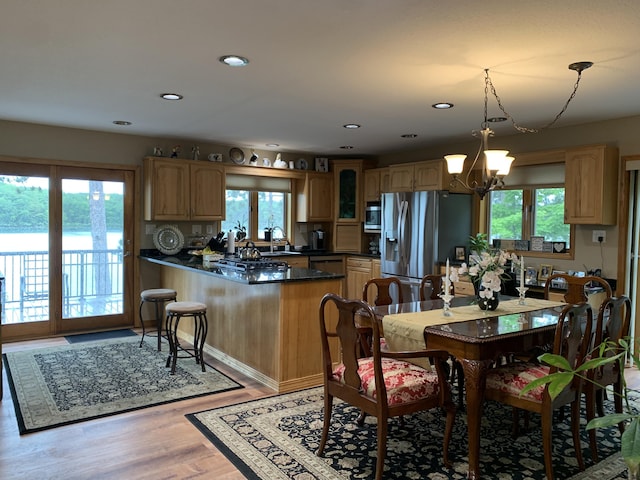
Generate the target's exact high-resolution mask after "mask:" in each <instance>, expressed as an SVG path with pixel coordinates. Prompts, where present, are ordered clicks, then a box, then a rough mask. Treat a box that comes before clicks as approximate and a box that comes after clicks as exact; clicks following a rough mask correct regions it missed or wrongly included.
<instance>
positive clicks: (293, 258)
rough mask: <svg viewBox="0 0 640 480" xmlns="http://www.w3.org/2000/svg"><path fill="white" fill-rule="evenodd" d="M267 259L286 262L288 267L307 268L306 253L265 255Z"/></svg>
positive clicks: (307, 258) (307, 259)
mask: <svg viewBox="0 0 640 480" xmlns="http://www.w3.org/2000/svg"><path fill="white" fill-rule="evenodd" d="M267 259H268V260H274V261H278V262H287V263H288V264H289V266H290V267H296V268H309V257H308V256H307V255H273V256H269V257H267Z"/></svg>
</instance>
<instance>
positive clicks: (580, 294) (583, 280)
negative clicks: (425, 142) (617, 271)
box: [544, 273, 612, 310]
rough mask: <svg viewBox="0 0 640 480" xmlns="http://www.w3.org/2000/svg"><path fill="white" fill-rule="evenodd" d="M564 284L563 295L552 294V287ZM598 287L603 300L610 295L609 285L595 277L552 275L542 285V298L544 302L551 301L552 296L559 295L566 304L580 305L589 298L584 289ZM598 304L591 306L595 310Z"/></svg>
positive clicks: (564, 274)
mask: <svg viewBox="0 0 640 480" xmlns="http://www.w3.org/2000/svg"><path fill="white" fill-rule="evenodd" d="M554 284H555V285H558V284H564V285H566V287H567V289H566V292H565V293H564V294H563V293H562V291H560V292H553V291H552V288H553V285H554ZM594 285H595V286H599V287H602V289H603V290H604V292H605V295H606V296H605V299H606V298H609V297H610V296H611V295H612V291H611V285H609V282H607V281H606V280H605V279H604V278H601V277H596V276H594V275H588V276H586V277H576V276H574V275H567V274H566V273H554V274H552V275H549V277H548V278H547V280H546V282H545V284H544V298H545V299H546V300H553V299H554V298H553V297H554V295H556V296H557V295H561V296H562V299H563V300H564V301H565V302H567V303H574V304H575V303H580V302H588V301H589V297H588V295H587V293H586V292H585V288H587V287H589V286H594ZM600 303H601V302H600ZM600 303H599V304H598V305H597V306H595V305H592V308H593V309H594V310H597V309H598V307H599V306H600Z"/></svg>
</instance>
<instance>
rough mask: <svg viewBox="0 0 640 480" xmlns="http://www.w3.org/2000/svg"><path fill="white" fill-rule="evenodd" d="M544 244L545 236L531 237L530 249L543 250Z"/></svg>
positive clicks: (534, 250)
mask: <svg viewBox="0 0 640 480" xmlns="http://www.w3.org/2000/svg"><path fill="white" fill-rule="evenodd" d="M543 244H544V237H535V236H532V237H531V246H530V250H531V251H532V252H542V250H543Z"/></svg>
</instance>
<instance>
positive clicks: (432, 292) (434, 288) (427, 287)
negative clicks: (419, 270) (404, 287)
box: [420, 274, 455, 302]
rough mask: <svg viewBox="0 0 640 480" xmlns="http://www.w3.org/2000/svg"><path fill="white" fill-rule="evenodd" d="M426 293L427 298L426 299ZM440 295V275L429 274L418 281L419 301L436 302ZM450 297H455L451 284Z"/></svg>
mask: <svg viewBox="0 0 640 480" xmlns="http://www.w3.org/2000/svg"><path fill="white" fill-rule="evenodd" d="M427 291H429V296H428V297H427V293H426V292H427ZM441 293H442V275H436V274H429V275H425V276H424V277H422V280H421V281H420V301H421V302H424V301H425V300H438V299H439V298H440V294H441ZM449 293H451V295H455V293H454V288H453V283H452V284H451V291H450V292H449Z"/></svg>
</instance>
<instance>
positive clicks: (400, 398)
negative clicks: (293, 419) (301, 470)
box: [317, 293, 456, 480]
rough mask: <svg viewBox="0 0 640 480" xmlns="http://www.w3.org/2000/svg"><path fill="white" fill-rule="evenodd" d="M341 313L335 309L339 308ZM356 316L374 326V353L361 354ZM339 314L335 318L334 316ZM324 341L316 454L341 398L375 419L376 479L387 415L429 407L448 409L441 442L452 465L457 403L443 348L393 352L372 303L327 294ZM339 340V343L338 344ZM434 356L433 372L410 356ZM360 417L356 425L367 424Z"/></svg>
mask: <svg viewBox="0 0 640 480" xmlns="http://www.w3.org/2000/svg"><path fill="white" fill-rule="evenodd" d="M336 312H337V313H336ZM356 316H360V317H365V318H367V319H368V320H369V322H370V324H371V325H372V332H373V343H372V347H373V348H372V356H370V357H367V358H358V356H357V354H356V347H357V344H358V331H357V325H356ZM336 318H337V321H336ZM320 334H321V335H320V341H321V346H322V373H323V378H324V423H323V427H322V436H321V439H320V445H319V447H318V451H317V455H318V456H322V453H323V451H324V447H325V445H326V443H327V438H328V435H329V429H330V428H334V429H340V428H342V426H341V425H338V424H334V425H331V414H332V410H333V399H334V398H339V399H342V400H343V401H345V402H347V403H349V404H350V405H353V406H355V407H357V408H359V409H360V410H361V411H363V412H366V414H368V415H372V416H375V417H376V418H377V421H378V422H377V460H376V473H375V478H376V480H380V479H381V478H382V473H383V471H384V459H385V456H386V449H387V433H388V432H387V423H388V419H389V418H392V417H398V416H402V415H410V414H412V413H415V412H418V411H421V410H428V409H432V408H440V409H444V411H445V412H446V422H445V431H444V440H443V445H442V452H443V462H444V464H445V465H446V466H450V465H451V463H450V461H449V442H450V439H451V432H452V429H453V423H454V420H455V414H456V408H455V405H454V404H453V402H452V401H451V391H450V386H449V384H448V383H447V381H446V377H445V372H444V364H445V363H446V360H447V358H448V356H449V354H448V353H447V352H446V351H444V350H420V351H414V352H389V351H382V350H381V349H380V329H379V327H378V322H377V321H376V317H375V314H374V312H373V310H372V308H371V306H370V305H368V304H367V303H365V302H364V301H362V300H347V299H344V298H342V297H340V296H338V295H336V294H334V293H328V294H326V295H325V296H324V297H323V298H322V301H321V302H320ZM336 342H337V345H336ZM425 357H429V358H433V359H435V360H436V361H435V362H434V363H435V371H428V370H426V369H424V368H422V367H419V366H417V365H415V364H413V363H409V362H408V361H407V360H408V359H411V358H425ZM363 420H364V419H363V418H358V422H357V423H358V425H360V426H362V425H363V424H364V421H363Z"/></svg>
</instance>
